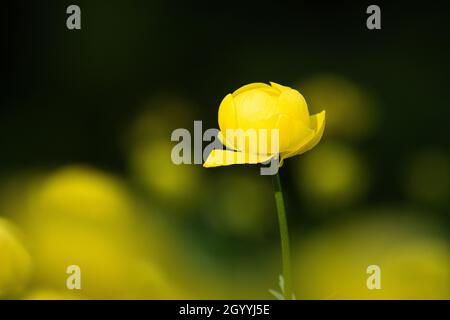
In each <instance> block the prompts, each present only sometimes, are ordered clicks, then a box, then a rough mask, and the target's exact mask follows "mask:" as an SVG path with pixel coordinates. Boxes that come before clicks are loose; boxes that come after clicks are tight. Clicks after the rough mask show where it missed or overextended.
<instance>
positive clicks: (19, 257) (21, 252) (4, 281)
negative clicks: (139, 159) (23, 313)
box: [0, 218, 31, 298]
mask: <svg viewBox="0 0 450 320" xmlns="http://www.w3.org/2000/svg"><path fill="white" fill-rule="evenodd" d="M30 273H31V259H30V255H29V254H28V252H27V250H26V249H25V247H24V246H23V245H22V241H20V239H19V238H18V232H17V230H16V228H15V226H13V224H12V223H11V222H9V221H8V220H6V219H3V218H0V298H4V297H7V298H8V297H14V296H16V295H18V294H20V293H21V292H22V291H23V290H24V289H25V286H26V285H27V284H28V280H29V277H30Z"/></svg>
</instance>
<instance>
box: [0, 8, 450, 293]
mask: <svg viewBox="0 0 450 320" xmlns="http://www.w3.org/2000/svg"><path fill="white" fill-rule="evenodd" d="M70 4H77V5H79V6H80V7H81V12H82V30H81V31H69V30H67V29H66V26H65V23H66V18H67V15H66V13H65V11H66V8H67V6H69V5H70ZM369 4H371V3H365V2H361V3H359V4H356V3H352V4H350V3H342V2H333V3H331V2H330V3H326V2H322V1H288V2H285V1H258V2H255V3H251V2H242V1H215V2H212V1H195V2H192V3H188V2H185V1H178V2H175V1H168V0H151V1H144V0H128V1H34V2H31V1H15V2H14V4H3V5H2V17H1V23H2V34H3V37H4V38H3V40H2V78H3V79H4V80H6V81H4V82H3V85H2V90H1V95H0V96H1V109H0V150H1V151H0V152H1V153H0V298H6V299H215V298H221V299H229V298H232V299H271V298H273V297H272V296H271V295H270V294H269V292H268V289H277V282H278V280H277V279H278V275H279V273H280V272H281V265H280V252H279V251H280V250H279V238H278V237H279V236H278V226H277V220H276V211H275V203H274V200H273V190H272V186H271V179H270V177H267V176H260V175H259V168H258V167H257V166H232V167H226V168H215V169H204V168H202V166H201V165H186V166H176V165H174V164H172V162H171V159H170V151H171V148H172V147H173V145H174V143H172V142H171V141H170V133H171V132H172V130H174V129H176V128H181V127H183V128H187V129H189V130H190V131H191V132H192V131H193V121H194V120H202V121H203V127H204V129H206V128H211V127H212V128H214V127H217V110H218V106H219V103H220V101H221V99H222V98H223V97H224V96H225V95H226V94H227V93H229V92H231V91H233V90H235V89H236V88H238V87H239V86H241V85H243V84H246V83H250V82H268V81H275V82H278V83H281V84H285V85H289V86H292V87H294V88H296V89H298V90H300V92H301V93H302V94H303V95H304V96H305V98H306V100H307V102H308V104H309V108H310V111H311V112H312V113H316V112H318V111H321V110H323V109H325V110H326V111H327V127H326V130H325V134H324V137H323V140H322V142H321V143H320V144H319V145H318V146H317V147H316V148H315V149H314V150H312V151H310V152H308V153H307V154H305V155H303V156H300V157H296V158H292V159H289V160H288V161H286V164H285V166H283V168H282V170H281V178H282V183H283V186H284V190H285V193H286V201H287V208H288V220H289V224H290V232H291V237H292V246H293V248H292V251H293V252H292V255H293V258H294V268H293V271H294V278H295V289H296V290H295V291H296V296H297V298H299V299H449V298H450V287H449V284H450V273H449V270H450V269H449V266H450V253H449V252H450V251H449V241H448V240H449V231H448V230H449V229H448V227H449V219H448V218H449V212H450V203H449V194H450V154H449V139H448V138H449V136H450V132H449V131H450V129H449V126H448V118H449V117H448V116H449V112H448V110H449V90H448V88H447V87H448V74H449V71H450V70H449V68H448V57H449V56H450V50H449V45H448V30H449V28H448V27H449V26H448V17H447V13H446V11H445V10H444V6H443V2H442V4H441V3H440V2H436V3H433V5H429V6H428V5H427V6H423V5H419V4H417V5H415V4H414V2H411V1H408V2H406V1H405V2H404V3H402V2H397V1H396V2H395V3H389V4H381V5H380V6H381V10H382V30H378V31H369V30H367V29H366V26H365V21H366V17H367V14H366V13H365V11H366V8H367V6H368V5H369ZM72 264H76V265H79V266H80V267H81V271H82V290H80V291H77V290H72V291H71V290H67V289H66V278H67V277H68V275H67V274H66V268H67V266H68V265H72ZM371 264H376V265H379V266H380V267H381V271H382V274H381V285H382V289H381V290H368V289H367V288H366V279H367V277H368V275H367V274H366V268H367V266H368V265H371Z"/></svg>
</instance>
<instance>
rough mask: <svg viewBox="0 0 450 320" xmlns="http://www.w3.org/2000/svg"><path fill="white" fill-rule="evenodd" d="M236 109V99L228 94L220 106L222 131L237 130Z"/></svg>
mask: <svg viewBox="0 0 450 320" xmlns="http://www.w3.org/2000/svg"><path fill="white" fill-rule="evenodd" d="M237 127H238V122H237V116H236V108H235V105H234V99H233V96H232V95H231V94H228V95H227V96H226V97H225V98H224V99H223V100H222V102H221V103H220V106H219V128H220V130H222V131H225V130H226V129H231V128H237Z"/></svg>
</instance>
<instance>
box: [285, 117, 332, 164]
mask: <svg viewBox="0 0 450 320" xmlns="http://www.w3.org/2000/svg"><path fill="white" fill-rule="evenodd" d="M310 123H311V129H313V130H314V134H313V135H312V136H311V137H310V139H305V141H304V143H302V144H301V145H299V146H298V148H297V150H296V151H294V152H291V153H287V154H284V155H282V158H283V159H286V158H289V157H293V156H296V155H299V154H302V153H304V152H306V151H308V150H311V149H312V148H314V147H315V146H316V144H318V143H319V141H320V139H321V138H322V135H323V131H324V129H325V111H322V112H320V113H317V114H315V115H313V116H311V117H310Z"/></svg>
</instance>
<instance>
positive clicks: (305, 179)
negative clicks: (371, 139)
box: [295, 140, 370, 214]
mask: <svg viewBox="0 0 450 320" xmlns="http://www.w3.org/2000/svg"><path fill="white" fill-rule="evenodd" d="M295 164H296V166H297V168H296V169H297V173H296V176H295V177H296V182H297V184H298V187H299V190H300V191H301V192H302V193H303V194H304V195H305V201H308V202H309V203H312V204H314V205H316V206H319V207H327V206H328V207H330V206H336V205H338V206H345V205H350V204H353V203H355V202H357V201H358V200H360V199H361V198H362V197H363V196H364V195H365V194H366V193H367V191H368V188H369V182H370V181H369V179H370V176H369V171H368V170H367V168H366V165H365V163H364V161H363V159H361V158H360V157H359V155H358V153H357V152H356V150H354V149H352V148H351V147H350V146H348V145H346V144H342V143H338V142H336V141H330V140H327V141H326V142H324V143H323V144H322V146H321V148H319V149H317V150H314V151H313V152H311V153H308V154H307V155H305V156H304V157H303V158H302V159H301V161H297V162H295ZM333 214H334V213H333Z"/></svg>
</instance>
